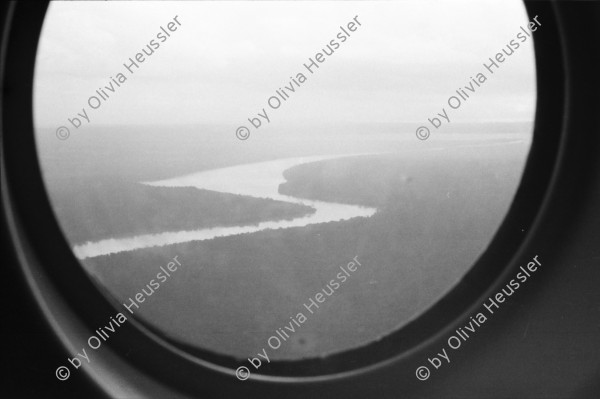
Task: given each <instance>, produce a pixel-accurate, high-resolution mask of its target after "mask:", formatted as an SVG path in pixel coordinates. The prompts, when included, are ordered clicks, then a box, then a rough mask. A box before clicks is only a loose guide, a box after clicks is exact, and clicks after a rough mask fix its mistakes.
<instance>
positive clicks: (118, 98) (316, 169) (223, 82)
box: [34, 0, 544, 360]
mask: <svg viewBox="0 0 600 399" xmlns="http://www.w3.org/2000/svg"><path fill="white" fill-rule="evenodd" d="M537 29H544V21H543V20H536V21H533V20H531V21H530V18H529V17H528V16H527V14H526V12H525V8H524V6H523V4H522V2H520V1H518V0H513V1H504V0H503V1H499V0H493V1H491V0H490V1H478V2H472V1H451V2H438V1H362V2H352V1H337V2H318V1H317V2H291V1H290V2H271V1H252V2H236V1H232V2H212V1H205V2H166V3H162V2H150V3H144V4H143V5H142V4H141V3H137V2H132V3H129V2H55V3H52V4H51V6H50V8H49V10H48V13H47V16H46V20H45V23H44V27H43V31H42V36H41V38H40V44H39V50H38V56H37V62H36V74H35V87H34V113H35V125H36V141H37V147H38V154H39V158H40V162H41V165H42V173H43V177H44V181H45V185H46V189H47V191H48V193H49V197H50V200H51V204H52V207H53V210H54V212H55V214H56V217H57V219H58V221H59V223H60V225H61V228H62V230H63V233H64V235H65V237H66V239H67V240H68V242H69V243H70V245H71V247H72V249H73V253H74V254H75V256H76V257H77V258H78V259H79V260H80V262H81V266H82V267H83V268H84V269H85V270H86V271H87V272H88V273H89V275H90V277H91V278H92V279H93V280H94V281H95V282H97V285H98V286H99V287H100V288H101V289H102V290H103V291H104V292H105V293H106V295H107V296H108V297H110V298H112V300H113V301H114V303H115V307H116V310H115V315H110V316H112V318H111V319H110V322H113V321H114V323H113V324H111V326H112V328H113V329H115V328H118V323H119V322H120V321H121V318H120V317H117V313H121V314H122V315H123V316H125V317H126V318H136V319H139V320H141V321H143V322H144V323H146V324H147V325H149V326H151V327H152V328H154V329H155V330H157V331H160V332H161V333H162V334H163V335H164V336H165V337H168V338H169V339H171V340H173V341H174V342H178V343H181V344H183V345H185V346H186V347H190V348H200V349H204V350H209V351H212V352H215V353H219V354H224V355H230V356H234V357H236V358H240V359H247V358H248V357H256V356H257V354H258V353H264V354H265V356H268V357H269V359H271V360H273V359H274V360H300V359H306V358H316V357H321V356H326V355H328V354H333V353H339V352H342V351H347V350H351V349H354V348H358V347H361V346H364V345H366V344H369V343H370V342H373V341H376V340H379V339H381V338H382V337H384V336H386V335H388V334H390V333H391V332H393V331H396V330H398V329H400V328H401V327H402V326H404V325H406V324H407V323H408V322H409V321H411V320H414V319H415V318H417V317H418V316H419V315H421V314H423V313H424V312H425V311H426V310H427V309H428V308H430V307H431V306H432V305H433V304H434V303H436V302H437V301H438V300H440V298H442V297H443V296H444V295H445V294H446V293H447V292H449V290H451V289H452V288H453V287H454V286H455V285H456V284H457V283H458V282H459V281H460V280H461V278H462V277H463V276H464V275H465V273H466V272H467V271H468V270H469V269H470V268H471V267H472V266H473V265H474V264H475V263H476V262H477V260H478V258H479V257H480V256H481V254H482V253H483V252H484V251H485V250H486V248H487V247H488V245H489V244H490V242H491V241H492V239H493V238H494V235H495V233H496V231H497V230H498V228H499V226H500V224H501V223H502V221H503V220H504V217H505V215H506V214H507V212H508V209H509V207H510V206H511V204H512V200H513V198H514V195H515V193H516V191H517V188H518V186H519V182H520V179H521V176H522V172H523V169H524V166H525V162H526V160H527V156H528V153H529V149H530V145H531V137H532V124H533V118H534V111H535V104H536V96H535V90H536V87H535V61H534V52H533V40H534V37H535V30H537ZM113 319H114V320H113ZM107 320H109V319H107ZM107 324H109V322H108V321H107ZM115 326H116V327H115ZM263 351H265V352H263Z"/></svg>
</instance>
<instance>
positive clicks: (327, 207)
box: [73, 155, 377, 259]
mask: <svg viewBox="0 0 600 399" xmlns="http://www.w3.org/2000/svg"><path fill="white" fill-rule="evenodd" d="M346 156H348V155H333V156H315V157H300V158H286V159H278V160H274V161H267V162H258V163H252V164H244V165H236V166H231V167H226V168H220V169H213V170H206V171H202V172H198V173H194V174H190V175H185V176H180V177H175V178H172V179H167V180H160V181H154V182H143V183H142V184H147V185H150V186H156V187H196V188H198V189H204V190H210V191H217V192H221V193H231V194H239V195H245V196H249V197H256V198H268V199H273V200H277V201H284V202H288V203H293V204H300V205H306V206H309V207H312V208H313V209H315V212H314V213H312V214H310V215H306V216H302V217H298V218H295V219H292V220H278V221H277V220H276V221H265V222H261V223H259V224H257V225H245V226H228V227H225V226H224V227H213V228H205V229H198V230H185V231H175V232H164V233H159V234H144V235H138V236H133V237H127V238H119V239H112V238H111V239H106V240H100V241H95V242H87V243H85V244H81V245H75V246H74V247H73V251H74V253H75V255H76V256H77V257H78V258H79V259H85V258H91V257H94V256H101V255H108V254H114V253H119V252H125V251H134V250H136V249H143V248H149V247H157V246H164V245H171V244H179V243H184V242H190V241H203V240H212V239H214V238H217V237H227V236H234V235H239V234H250V233H256V232H259V231H263V230H268V229H287V228H291V227H303V226H308V225H311V224H317V223H329V222H338V221H343V220H349V219H352V218H357V217H363V218H366V217H370V216H373V215H374V214H375V213H376V212H377V209H375V208H368V207H363V206H357V205H348V204H340V203H335V202H323V201H313V200H308V199H304V198H297V197H292V196H288V195H282V194H280V193H279V185H280V184H282V183H284V182H285V181H286V180H285V178H284V177H283V172H284V171H285V170H287V169H289V168H292V167H294V166H298V165H302V164H307V163H311V162H317V161H323V160H328V159H335V158H342V157H346Z"/></svg>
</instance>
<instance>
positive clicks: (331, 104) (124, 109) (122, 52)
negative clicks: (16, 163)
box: [34, 0, 543, 127]
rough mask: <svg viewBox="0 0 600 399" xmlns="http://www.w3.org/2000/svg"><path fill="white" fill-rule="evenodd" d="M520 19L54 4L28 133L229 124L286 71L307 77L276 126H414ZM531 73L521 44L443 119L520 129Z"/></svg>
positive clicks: (417, 1) (494, 6) (422, 7)
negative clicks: (152, 45) (95, 99)
mask: <svg viewBox="0 0 600 399" xmlns="http://www.w3.org/2000/svg"><path fill="white" fill-rule="evenodd" d="M175 15H177V16H178V20H179V21H180V22H181V26H180V27H179V29H178V30H177V31H176V32H173V33H171V37H169V38H168V40H167V41H166V42H164V43H160V47H159V48H158V49H157V50H156V51H155V52H154V54H153V55H151V56H150V57H147V59H146V61H145V62H144V63H142V64H140V69H139V70H137V71H136V72H135V73H134V74H133V75H131V74H126V76H127V81H126V82H125V83H123V84H122V85H121V87H119V88H117V89H116V90H115V93H114V94H110V95H111V97H110V98H109V99H108V100H106V101H105V102H103V104H102V105H101V106H100V107H99V108H98V109H96V110H90V107H89V105H88V103H87V101H88V98H89V97H90V96H91V95H95V90H96V89H97V88H99V87H103V86H105V85H108V83H109V82H110V77H115V76H116V74H117V73H119V72H125V68H124V67H123V63H124V62H126V61H127V60H128V59H129V57H135V54H136V53H138V52H141V50H142V48H143V47H145V46H146V45H147V44H148V43H149V42H150V40H151V39H155V40H156V35H157V33H158V32H160V26H161V25H162V26H163V27H165V28H166V25H167V23H168V22H170V21H171V20H172V18H173V17H174V16H175ZM356 15H358V19H359V21H361V23H362V26H360V27H359V29H358V30H357V31H356V32H354V33H353V34H352V37H351V38H349V39H348V40H347V41H346V42H345V43H343V44H342V45H341V47H340V48H339V49H338V50H336V52H335V53H334V54H333V55H332V56H331V57H327V60H326V61H325V62H324V63H323V64H321V65H320V66H321V68H319V70H318V71H316V72H315V74H313V75H310V74H309V73H307V71H306V70H305V69H304V67H303V66H302V64H303V63H306V62H308V58H309V57H313V58H314V55H315V53H316V52H318V51H320V49H321V48H322V47H324V46H325V45H326V44H327V43H328V42H329V41H330V40H331V39H334V38H335V36H336V34H337V33H338V32H339V26H340V25H346V24H347V23H348V22H350V21H351V20H352V19H353V18H354V17H355V16H356ZM526 22H527V16H526V13H525V9H524V6H523V4H522V2H521V1H520V0H511V1H507V0H494V1H480V0H474V1H423V0H414V1H388V2H371V1H365V2H344V1H339V2H274V1H272V2H256V1H253V2H164V3H163V2H150V3H138V2H59V3H56V2H54V3H52V4H51V6H50V8H49V12H48V15H47V17H46V21H45V23H44V28H43V32H42V37H41V40H40V47H39V52H38V59H37V65H36V80H35V106H34V111H35V117H36V123H37V125H38V126H47V127H57V126H60V125H65V124H66V123H65V122H66V120H67V118H69V117H73V116H75V114H76V113H77V112H81V109H82V108H86V110H87V111H88V116H89V117H90V118H91V123H94V124H161V125H173V124H179V123H182V124H195V123H201V124H206V123H211V124H212V123H217V124H231V125H232V127H236V126H239V125H240V124H243V122H244V121H246V119H247V118H248V117H251V116H255V114H256V113H257V112H259V111H260V110H262V108H263V107H266V106H267V105H266V103H267V99H268V98H269V97H270V96H272V95H274V94H275V90H276V89H278V88H279V87H283V85H285V84H288V83H289V80H290V76H293V77H295V76H296V74H297V73H298V72H303V73H304V74H305V75H306V76H307V78H308V79H307V81H306V82H305V83H303V84H302V85H301V87H300V88H298V89H297V90H296V93H294V94H292V96H291V98H290V99H289V100H288V101H287V102H286V103H284V105H283V106H282V107H281V108H280V109H278V110H277V111H273V110H271V113H272V115H276V120H277V123H297V122H315V123H338V122H372V121H377V122H412V121H422V120H424V119H425V118H427V117H431V116H434V115H435V113H436V112H440V111H441V108H442V107H446V108H448V105H447V103H446V101H447V99H448V97H449V96H450V95H452V94H453V93H454V91H455V90H456V89H457V88H459V87H463V86H464V85H466V84H468V83H469V78H470V76H474V75H475V74H476V73H477V72H481V71H483V67H482V63H483V62H485V61H487V60H488V58H489V57H491V56H494V54H495V53H496V52H497V51H500V49H501V48H502V47H503V46H504V45H505V44H507V43H508V41H509V40H511V39H513V38H514V37H515V35H516V34H517V33H518V31H519V26H521V25H525V24H526ZM540 22H542V24H543V21H540ZM541 29H543V27H542V28H541ZM534 66H535V64H534V57H533V43H532V41H531V39H529V40H528V41H527V42H526V43H525V44H524V45H522V46H521V48H519V49H518V50H517V51H516V52H515V54H514V55H513V56H512V57H510V58H509V59H508V60H507V62H505V63H504V64H502V66H501V68H500V69H499V70H498V72H497V73H495V74H494V75H491V76H489V79H488V81H487V82H486V83H485V84H484V85H483V86H482V87H481V88H478V89H477V92H476V93H475V94H473V95H472V97H471V98H470V99H469V100H468V101H467V102H466V103H464V104H463V105H462V106H461V109H460V110H457V111H454V116H455V119H454V120H453V122H454V121H472V120H486V121H494V120H531V119H532V118H533V112H534V107H535V72H534ZM105 91H106V90H105Z"/></svg>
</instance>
